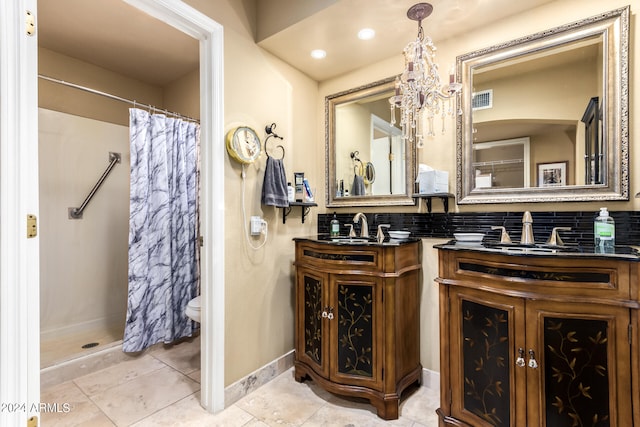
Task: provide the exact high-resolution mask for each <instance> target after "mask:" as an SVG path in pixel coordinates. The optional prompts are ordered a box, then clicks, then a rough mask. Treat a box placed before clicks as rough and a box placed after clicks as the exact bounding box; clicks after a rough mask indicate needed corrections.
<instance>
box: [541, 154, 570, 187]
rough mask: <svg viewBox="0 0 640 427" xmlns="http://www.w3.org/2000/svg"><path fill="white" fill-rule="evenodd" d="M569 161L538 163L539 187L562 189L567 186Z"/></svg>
mask: <svg viewBox="0 0 640 427" xmlns="http://www.w3.org/2000/svg"><path fill="white" fill-rule="evenodd" d="M568 164H569V161H567V160H565V161H561V162H552V163H538V187H561V186H563V185H567V169H568Z"/></svg>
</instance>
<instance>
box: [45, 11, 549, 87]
mask: <svg viewBox="0 0 640 427" xmlns="http://www.w3.org/2000/svg"><path fill="white" fill-rule="evenodd" d="M255 1H256V2H257V3H256V5H257V6H256V7H257V10H258V12H259V11H260V9H261V7H262V8H264V7H267V6H268V4H269V2H271V1H274V0H255ZM300 1H301V0H279V1H276V2H275V4H277V5H278V7H280V8H282V10H280V11H271V13H270V14H266V13H265V14H263V15H264V16H263V17H262V18H261V15H260V13H258V17H257V20H258V23H257V27H258V28H267V27H269V28H273V27H274V25H270V24H271V23H270V22H260V19H263V20H266V19H270V20H274V19H275V18H277V16H278V13H279V14H286V13H287V10H289V9H288V8H287V7H286V5H287V3H288V2H300ZM550 1H553V0H518V1H514V0H432V1H431V4H432V5H433V7H434V11H433V13H432V15H431V16H429V17H428V18H426V19H425V20H424V22H423V27H424V31H425V34H426V35H428V36H431V38H432V39H433V40H434V42H436V43H437V41H438V40H443V39H446V38H449V37H454V36H456V35H458V34H460V33H462V32H464V31H468V30H472V29H474V28H478V27H481V26H483V25H487V24H490V23H491V22H494V21H497V20H500V19H503V18H506V17H508V16H511V15H513V14H517V13H520V12H522V11H523V10H526V9H531V8H535V7H538V6H540V5H542V4H544V3H548V2H550ZM414 3H416V1H415V0H337V1H335V2H331V1H326V2H324V4H323V6H325V7H324V8H322V9H318V8H317V7H316V8H314V9H312V10H311V11H310V12H309V14H308V15H305V14H304V13H302V14H300V13H299V10H297V11H296V16H295V19H289V20H282V19H280V20H279V21H280V22H282V21H286V25H284V26H283V25H280V27H282V28H279V27H278V28H277V29H276V30H275V31H270V33H271V35H268V36H265V38H263V39H262V40H260V41H258V44H259V45H260V46H261V47H262V48H264V49H265V50H267V51H269V52H271V53H272V54H274V55H275V56H277V57H279V58H281V59H282V60H284V61H285V62H287V63H289V64H291V65H292V66H293V67H295V68H297V69H299V70H300V71H302V72H303V73H305V74H307V75H308V76H310V77H311V78H313V79H314V80H317V81H323V80H326V79H329V78H332V77H335V76H338V75H340V74H343V73H346V72H349V71H352V70H355V69H358V68H361V67H364V66H367V65H370V64H372V63H375V62H378V61H380V60H383V59H386V58H389V57H392V56H394V55H400V54H401V52H402V49H403V48H404V46H405V45H406V44H407V43H408V42H409V41H410V40H412V39H414V38H415V37H416V34H417V28H418V27H417V23H416V22H415V21H411V20H409V19H408V18H407V17H406V12H407V10H408V9H409V7H410V6H412V5H413V4H414ZM292 4H293V3H292ZM297 9H299V7H298V8H297ZM276 27H277V25H276ZM362 27H370V28H373V29H374V30H375V31H376V37H375V38H374V39H373V40H369V41H361V40H359V39H358V38H357V37H356V33H357V32H358V30H359V29H361V28H362ZM38 31H39V33H38V35H39V43H40V45H41V46H42V47H45V48H48V49H51V50H54V51H57V52H60V53H63V54H65V55H68V56H72V57H74V58H77V59H81V60H83V61H86V62H89V63H92V64H95V65H99V66H101V67H103V68H106V69H109V70H112V71H115V72H118V73H121V74H124V75H127V76H130V77H133V78H135V79H138V80H141V81H144V82H147V83H150V84H155V85H158V86H164V85H166V84H167V83H169V82H171V81H173V80H175V79H176V78H179V77H181V76H183V75H184V74H186V73H188V72H190V71H192V70H194V69H196V68H197V66H198V43H197V41H195V40H194V39H192V38H190V37H188V36H185V35H184V34H182V33H181V32H179V31H177V30H175V29H173V28H171V27H169V26H167V25H166V24H164V23H161V22H159V21H157V20H155V19H154V18H151V17H149V16H147V15H146V14H144V13H141V12H139V11H138V10H137V9H135V8H133V7H131V6H129V5H128V4H126V3H125V2H123V1H121V0H91V1H87V0H40V1H39V2H38ZM254 33H259V31H254ZM316 48H322V49H324V50H326V51H327V57H326V58H325V59H324V60H315V59H313V58H311V57H310V55H309V53H310V51H311V50H312V49H316Z"/></svg>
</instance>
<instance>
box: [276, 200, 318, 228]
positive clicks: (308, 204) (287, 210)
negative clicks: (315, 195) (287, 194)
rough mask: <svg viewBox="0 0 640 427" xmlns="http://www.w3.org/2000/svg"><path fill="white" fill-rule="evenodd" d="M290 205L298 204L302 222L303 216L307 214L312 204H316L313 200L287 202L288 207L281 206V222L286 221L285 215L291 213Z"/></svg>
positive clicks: (284, 222)
mask: <svg viewBox="0 0 640 427" xmlns="http://www.w3.org/2000/svg"><path fill="white" fill-rule="evenodd" d="M292 206H300V211H301V213H302V223H303V224H304V217H306V216H307V214H308V213H309V211H310V210H311V207H312V206H318V204H317V203H315V202H289V207H287V208H282V223H283V224H286V223H287V215H289V214H290V213H291V207H292Z"/></svg>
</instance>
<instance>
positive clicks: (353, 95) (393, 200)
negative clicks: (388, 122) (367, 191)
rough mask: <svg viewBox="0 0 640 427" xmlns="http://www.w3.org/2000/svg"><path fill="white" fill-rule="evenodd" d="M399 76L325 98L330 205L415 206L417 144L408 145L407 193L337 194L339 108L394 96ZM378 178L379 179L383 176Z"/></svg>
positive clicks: (328, 197)
mask: <svg viewBox="0 0 640 427" xmlns="http://www.w3.org/2000/svg"><path fill="white" fill-rule="evenodd" d="M395 79H396V78H395V76H394V77H389V78H387V79H384V80H380V81H377V82H373V83H370V84H366V85H364V86H360V87H357V88H354V89H349V90H346V91H344V92H339V93H335V94H332V95H328V96H327V97H326V98H325V142H326V144H325V159H326V168H325V171H326V177H325V186H326V203H327V207H350V206H394V205H395V206H400V205H415V199H414V198H413V197H411V194H412V190H413V179H414V175H413V174H414V171H415V147H413V146H412V144H409V143H407V144H408V145H407V146H406V147H404V150H405V165H404V166H405V174H404V175H405V191H404V193H403V194H391V195H378V196H375V195H373V196H372V195H366V196H348V197H336V192H337V190H338V188H337V183H336V181H337V176H336V152H337V150H336V107H339V106H340V105H344V104H350V103H353V102H360V101H363V100H366V99H367V98H371V99H375V98H379V97H380V96H382V95H383V94H387V93H388V95H389V97H391V96H392V95H393V91H394V89H395V86H394V84H395ZM376 179H379V177H377V178H376ZM349 185H351V183H349Z"/></svg>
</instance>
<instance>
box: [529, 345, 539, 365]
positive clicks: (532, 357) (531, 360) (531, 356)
mask: <svg viewBox="0 0 640 427" xmlns="http://www.w3.org/2000/svg"><path fill="white" fill-rule="evenodd" d="M529 367H530V368H531V369H537V368H538V362H537V361H536V355H535V353H534V352H533V350H532V349H529Z"/></svg>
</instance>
